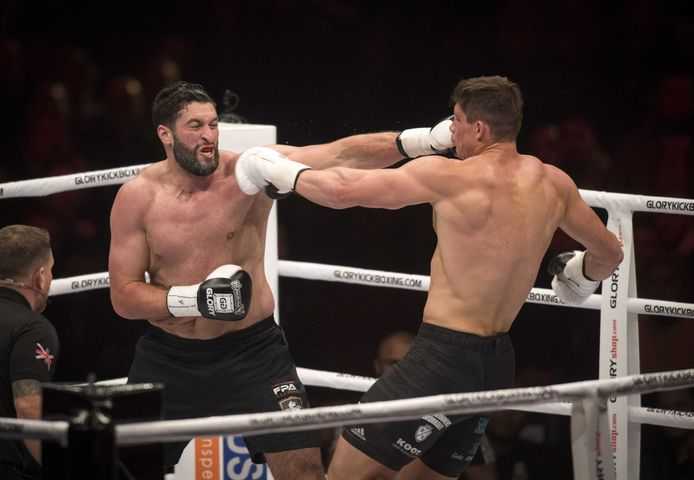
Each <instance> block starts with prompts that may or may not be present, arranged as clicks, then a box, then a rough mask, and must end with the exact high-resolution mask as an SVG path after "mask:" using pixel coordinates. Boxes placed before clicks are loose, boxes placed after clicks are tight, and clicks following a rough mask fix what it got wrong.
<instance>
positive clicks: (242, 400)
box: [128, 317, 320, 466]
mask: <svg viewBox="0 0 694 480" xmlns="http://www.w3.org/2000/svg"><path fill="white" fill-rule="evenodd" d="M141 382H161V383H163V384H164V385H165V388H164V394H163V395H164V418H165V419H179V418H197V417H207V416H211V415H233V414H240V413H257V412H269V411H278V410H286V409H295V408H306V407H308V400H307V398H306V391H305V389H304V386H303V384H302V383H301V381H300V380H299V377H298V376H297V373H296V367H295V365H294V360H293V359H292V357H291V355H290V353H289V349H288V348H287V341H286V339H285V336H284V332H283V331H282V329H281V328H280V327H279V326H278V325H277V324H276V323H275V321H274V319H273V318H272V317H269V318H266V319H265V320H262V321H260V322H258V323H256V324H254V325H252V326H250V327H248V328H246V329H244V330H239V331H236V332H230V333H227V334H225V335H222V336H220V337H217V338H213V339H211V340H192V339H186V338H181V337H177V336H175V335H171V334H169V333H166V332H164V331H163V330H160V329H158V328H154V327H152V328H150V329H149V330H148V331H147V332H146V333H145V334H144V335H143V336H142V338H141V339H140V340H139V341H138V343H137V346H136V349H135V358H134V360H133V364H132V366H131V368H130V373H129V375H128V383H141ZM244 440H245V442H246V446H247V447H248V450H249V452H250V454H251V456H252V458H253V460H254V461H255V462H256V463H259V462H262V461H263V456H262V453H263V452H278V451H286V450H294V449H298V448H309V447H318V446H319V445H320V436H319V433H318V432H316V431H306V432H289V433H277V434H267V435H255V436H249V437H247V438H244ZM185 445H186V444H185V443H167V444H165V445H164V456H165V458H164V461H165V464H166V465H167V466H171V465H174V464H175V463H177V462H178V459H179V457H180V455H181V452H182V451H183V448H184V447H185Z"/></svg>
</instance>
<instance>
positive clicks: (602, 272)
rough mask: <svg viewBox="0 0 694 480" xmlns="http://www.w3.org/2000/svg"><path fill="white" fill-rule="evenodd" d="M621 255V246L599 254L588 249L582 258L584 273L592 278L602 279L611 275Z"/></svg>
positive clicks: (620, 259)
mask: <svg viewBox="0 0 694 480" xmlns="http://www.w3.org/2000/svg"><path fill="white" fill-rule="evenodd" d="M623 257H624V255H623V253H622V249H621V247H618V248H616V249H612V250H610V251H607V252H605V253H601V254H597V253H595V252H593V251H591V250H588V251H586V256H585V259H584V270H585V272H584V273H585V275H586V276H587V277H588V278H590V279H592V280H604V279H605V278H607V277H609V276H610V275H612V272H614V270H615V269H616V268H617V266H618V265H619V264H620V263H621V262H622V258H623Z"/></svg>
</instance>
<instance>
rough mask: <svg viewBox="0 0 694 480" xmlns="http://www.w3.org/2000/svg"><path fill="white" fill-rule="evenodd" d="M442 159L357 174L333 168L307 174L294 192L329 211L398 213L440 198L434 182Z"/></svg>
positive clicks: (426, 158) (299, 180)
mask: <svg viewBox="0 0 694 480" xmlns="http://www.w3.org/2000/svg"><path fill="white" fill-rule="evenodd" d="M450 161H451V160H448V159H444V158H442V157H421V158H418V159H415V160H413V161H411V162H409V163H407V164H405V165H403V166H402V167H400V168H393V169H385V170H358V169H352V168H344V167H335V168H329V169H327V170H306V171H304V172H302V173H301V175H300V176H299V178H298V181H297V182H296V187H295V191H296V192H297V193H298V194H299V195H301V196H303V197H305V198H307V199H308V200H311V201H312V202H314V203H318V204H320V205H323V206H326V207H330V208H339V209H342V208H349V207H355V206H362V207H370V208H387V209H397V208H402V207H405V206H408V205H416V204H420V203H433V202H435V201H436V200H437V199H438V198H440V196H441V195H440V193H439V188H437V182H436V181H435V180H434V178H435V177H436V176H437V167H439V165H438V164H439V163H440V162H450Z"/></svg>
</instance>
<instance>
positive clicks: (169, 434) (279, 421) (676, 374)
mask: <svg viewBox="0 0 694 480" xmlns="http://www.w3.org/2000/svg"><path fill="white" fill-rule="evenodd" d="M690 386H694V369H689V370H675V371H672V372H659V373H649V374H641V375H631V376H626V377H621V378H614V379H609V380H589V381H583V382H573V383H564V384H558V385H549V386H545V387H529V388H510V389H504V390H491V391H484V392H472V393H456V394H445V395H433V396H428V397H418V398H408V399H404V400H391V401H386V402H373V403H360V404H351V405H339V406H334V407H319V408H307V409H303V410H291V411H282V412H271V413H255V414H246V415H229V416H223V417H221V416H220V417H208V418H195V419H184V420H163V421H156V422H137V423H130V424H126V425H117V426H116V439H117V444H119V445H136V444H143V443H154V442H162V441H177V440H187V439H190V438H193V437H195V436H198V435H229V434H239V433H243V434H246V435H255V434H262V433H270V432H288V431H298V430H312V429H316V428H324V427H334V426H339V425H347V424H350V423H354V422H355V421H358V422H360V423H375V422H383V421H392V420H396V419H397V420H405V419H412V418H419V417H422V416H424V415H430V414H434V413H450V414H474V413H483V412H491V411H496V410H500V409H507V408H509V407H514V406H527V405H532V404H538V403H543V402H547V401H549V400H553V401H578V400H581V399H584V398H589V399H597V398H601V399H605V398H607V397H610V396H616V395H629V394H634V393H646V392H655V391H659V390H673V389H678V388H687V387H690Z"/></svg>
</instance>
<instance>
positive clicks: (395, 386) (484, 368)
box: [343, 323, 515, 477]
mask: <svg viewBox="0 0 694 480" xmlns="http://www.w3.org/2000/svg"><path fill="white" fill-rule="evenodd" d="M514 356H515V355H514V351H513V345H512V344H511V339H510V337H509V336H508V334H502V335H496V336H492V337H479V336H477V335H471V334H469V333H463V332H458V331H455V330H449V329H447V328H443V327H439V326H436V325H431V324H426V323H424V324H422V326H421V327H420V329H419V333H418V334H417V337H416V338H415V341H414V343H413V345H412V348H411V349H410V351H409V352H408V353H407V355H406V356H405V358H403V359H402V360H401V361H400V362H398V363H397V364H395V365H394V366H393V368H391V369H390V370H388V371H387V372H386V373H385V374H384V375H383V376H382V377H381V378H380V379H379V380H378V381H377V382H376V383H375V384H374V385H373V386H372V387H371V388H370V389H369V391H368V392H366V393H365V394H364V396H363V397H362V399H361V402H377V401H383V400H397V399H403V398H413V397H424V396H429V395H438V394H443V393H461V392H474V391H482V390H497V389H500V388H509V387H511V386H512V385H513V376H514V370H515V359H514ZM487 422H488V418H487V417H486V416H484V415H446V414H433V415H426V416H424V417H422V418H419V419H416V420H407V421H398V422H392V423H382V424H381V423H378V424H374V423H371V424H363V425H352V426H349V427H347V428H345V431H344V433H343V437H344V438H345V440H347V441H348V442H349V443H350V444H351V445H353V446H354V447H355V448H357V449H359V450H361V451H362V452H364V453H365V454H366V455H368V456H370V457H371V458H373V459H374V460H376V461H378V462H379V463H381V464H383V465H384V466H386V467H388V468H391V469H393V470H400V469H401V468H402V467H404V466H405V465H406V464H408V463H409V462H410V461H412V460H413V459H415V458H419V459H420V460H421V461H422V462H424V464H426V465H427V466H428V467H429V468H431V469H432V470H434V471H436V472H438V473H440V474H441V475H444V476H449V477H457V476H458V475H460V473H461V472H462V471H463V470H464V469H465V467H466V466H467V465H468V464H469V463H470V462H471V460H472V458H473V457H474V456H475V452H476V451H477V448H478V446H479V444H480V440H481V438H482V435H483V434H484V431H485V429H486V427H487Z"/></svg>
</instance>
